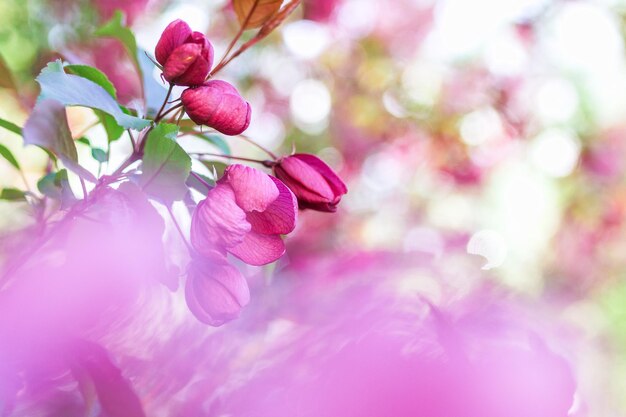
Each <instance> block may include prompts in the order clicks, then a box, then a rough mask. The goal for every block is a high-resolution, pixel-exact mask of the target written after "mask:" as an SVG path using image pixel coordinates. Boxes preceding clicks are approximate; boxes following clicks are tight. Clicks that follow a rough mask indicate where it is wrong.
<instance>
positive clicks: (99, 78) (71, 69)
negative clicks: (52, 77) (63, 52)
mask: <svg viewBox="0 0 626 417" xmlns="http://www.w3.org/2000/svg"><path fill="white" fill-rule="evenodd" d="M65 72H66V73H68V74H74V75H78V76H79V77H83V78H86V79H88V80H90V81H93V82H94V83H96V84H98V85H99V86H100V87H102V88H104V89H105V90H106V92H107V93H109V94H110V95H111V97H113V98H114V99H116V100H117V91H116V90H115V86H114V85H113V83H112V82H111V81H110V80H109V78H108V77H107V76H106V75H105V74H104V73H103V72H102V71H100V70H99V69H97V68H94V67H90V66H89V65H66V66H65Z"/></svg>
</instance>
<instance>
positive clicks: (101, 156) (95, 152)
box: [91, 148, 107, 163]
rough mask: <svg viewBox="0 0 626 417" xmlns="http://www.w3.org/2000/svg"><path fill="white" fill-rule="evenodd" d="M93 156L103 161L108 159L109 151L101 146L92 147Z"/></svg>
mask: <svg viewBox="0 0 626 417" xmlns="http://www.w3.org/2000/svg"><path fill="white" fill-rule="evenodd" d="M91 156H92V157H93V159H95V160H96V161H98V162H100V163H103V162H106V161H107V153H106V152H105V151H104V150H103V149H100V148H93V149H91Z"/></svg>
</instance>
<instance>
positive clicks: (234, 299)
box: [185, 257, 250, 326]
mask: <svg viewBox="0 0 626 417" xmlns="http://www.w3.org/2000/svg"><path fill="white" fill-rule="evenodd" d="M185 300H186V301H187V306H188V307H189V310H191V312H192V313H193V315H194V316H196V318H197V319H198V320H200V321H201V322H203V323H206V324H209V325H211V326H221V325H222V324H224V323H226V322H227V321H230V320H233V319H236V318H237V317H239V313H240V311H241V309H242V308H243V307H245V306H246V304H248V302H249V301H250V291H249V290H248V283H247V282H246V279H245V278H244V277H243V275H241V272H239V270H238V269H237V268H235V267H234V266H232V265H230V264H229V263H228V262H226V259H224V258H219V257H213V258H198V259H194V260H193V261H192V262H191V265H190V268H189V274H188V276H187V283H186V285H185Z"/></svg>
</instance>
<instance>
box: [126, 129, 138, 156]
mask: <svg viewBox="0 0 626 417" xmlns="http://www.w3.org/2000/svg"><path fill="white" fill-rule="evenodd" d="M126 131H127V132H128V137H129V138H130V143H132V145H133V152H136V151H137V142H136V141H135V137H134V136H133V134H132V133H131V131H130V129H126Z"/></svg>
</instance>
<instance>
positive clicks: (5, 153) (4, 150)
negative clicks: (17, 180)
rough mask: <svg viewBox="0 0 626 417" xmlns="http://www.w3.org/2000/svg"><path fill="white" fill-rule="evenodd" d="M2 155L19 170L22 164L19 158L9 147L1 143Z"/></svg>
mask: <svg viewBox="0 0 626 417" xmlns="http://www.w3.org/2000/svg"><path fill="white" fill-rule="evenodd" d="M0 155H2V156H3V157H4V159H6V160H7V161H9V163H10V164H11V165H13V166H14V167H15V169H17V170H19V169H20V164H19V163H18V162H17V159H15V157H14V156H13V154H12V153H11V151H10V150H9V148H7V147H6V146H4V145H2V144H0Z"/></svg>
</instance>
